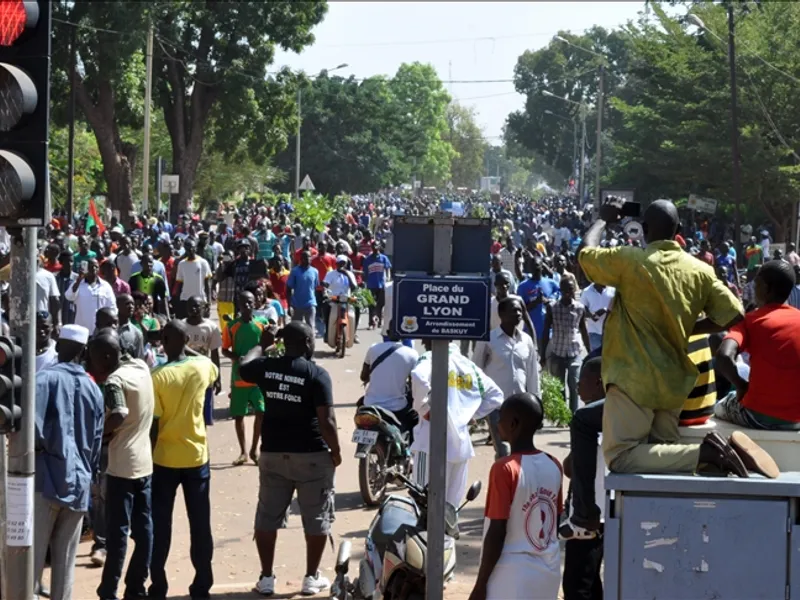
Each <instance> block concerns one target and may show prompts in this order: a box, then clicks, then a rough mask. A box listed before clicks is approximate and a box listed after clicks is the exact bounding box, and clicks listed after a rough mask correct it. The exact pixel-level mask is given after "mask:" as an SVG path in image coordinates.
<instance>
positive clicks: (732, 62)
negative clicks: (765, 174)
mask: <svg viewBox="0 0 800 600" xmlns="http://www.w3.org/2000/svg"><path fill="white" fill-rule="evenodd" d="M687 19H688V21H689V22H690V23H691V24H692V25H694V26H696V27H699V28H700V29H702V30H703V31H707V32H708V33H710V34H711V35H712V36H714V37H715V38H717V39H718V40H719V41H720V42H724V40H723V39H722V38H721V37H720V36H718V35H717V34H716V33H714V32H713V31H711V30H710V29H709V28H708V27H706V24H705V23H703V20H702V19H701V18H700V17H698V16H697V15H695V14H690V15H688V17H687ZM728 65H729V67H730V82H731V154H732V155H733V245H734V246H735V248H736V257H737V259H738V258H739V257H740V256H741V255H742V253H741V218H742V215H741V206H740V203H741V197H742V172H741V157H740V156H739V108H738V98H737V93H738V92H737V88H736V22H735V21H734V18H733V3H729V4H728Z"/></svg>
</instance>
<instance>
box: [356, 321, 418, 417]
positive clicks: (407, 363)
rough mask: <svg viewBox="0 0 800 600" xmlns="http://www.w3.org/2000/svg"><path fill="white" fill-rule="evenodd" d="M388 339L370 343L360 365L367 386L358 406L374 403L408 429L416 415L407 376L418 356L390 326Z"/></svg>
mask: <svg viewBox="0 0 800 600" xmlns="http://www.w3.org/2000/svg"><path fill="white" fill-rule="evenodd" d="M388 337H389V341H387V342H378V343H376V344H373V345H372V346H370V348H369V350H367V354H366V356H365V357H364V365H363V366H362V367H361V381H362V383H364V384H365V385H366V386H367V389H366V391H365V393H364V397H363V398H362V399H361V400H359V406H360V405H362V404H363V406H377V407H380V408H382V409H384V410H388V411H390V412H392V413H394V415H395V416H396V417H397V420H398V421H400V423H401V425H402V431H403V432H405V431H411V430H412V429H413V428H414V426H415V425H416V424H417V422H418V420H419V417H418V416H417V414H416V411H414V409H413V407H412V402H411V395H410V392H409V386H408V381H409V376H410V375H411V371H412V370H413V369H414V367H415V366H416V364H417V361H418V360H419V354H417V351H416V350H414V349H413V348H409V347H407V346H404V345H403V344H402V343H401V342H400V340H399V338H398V336H397V333H396V332H394V331H393V328H392V327H391V325H390V327H389V336H388Z"/></svg>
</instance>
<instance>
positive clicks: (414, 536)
mask: <svg viewBox="0 0 800 600" xmlns="http://www.w3.org/2000/svg"><path fill="white" fill-rule="evenodd" d="M399 478H400V479H401V481H402V482H403V483H404V484H405V487H406V488H407V489H408V493H409V496H410V498H407V497H405V496H398V495H391V496H389V497H388V498H387V499H386V501H385V502H384V503H383V505H381V508H380V510H379V511H378V514H377V515H375V518H374V519H373V520H372V524H371V525H370V527H369V532H368V533H367V539H366V550H365V552H364V558H362V559H361V561H360V562H359V565H358V577H357V578H355V579H353V580H352V581H351V580H350V579H349V577H348V571H349V568H350V548H351V545H350V542H349V541H346V540H345V541H344V542H342V543H341V545H340V546H339V552H338V554H337V557H336V569H335V571H336V578H335V579H334V582H333V585H332V586H331V598H335V599H336V600H424V598H425V571H426V567H427V564H426V563H427V549H428V533H427V529H428V489H427V487H425V488H422V487H420V486H418V485H416V484H415V483H413V482H411V481H410V480H409V479H408V478H407V477H405V476H400V477H399ZM480 493H481V482H480V481H476V482H475V483H473V484H472V485H471V486H470V488H469V490H468V491H467V497H466V500H465V501H464V504H462V505H461V506H460V507H459V508H458V509H456V508H455V507H454V506H453V505H452V504H446V505H445V533H446V534H447V535H448V536H450V537H451V538H453V539H452V540H447V539H446V543H445V556H444V565H445V570H444V580H445V581H449V580H450V579H451V578H452V577H453V573H454V571H455V567H456V553H455V545H454V543H453V541H454V540H455V539H458V513H459V511H461V509H462V508H464V506H465V505H466V504H467V503H468V502H472V501H473V500H474V499H475V498H477V497H478V495H479V494H480ZM447 542H449V544H448V543H447Z"/></svg>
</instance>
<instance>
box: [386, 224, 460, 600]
mask: <svg viewBox="0 0 800 600" xmlns="http://www.w3.org/2000/svg"><path fill="white" fill-rule="evenodd" d="M452 223H453V220H452V219H442V220H440V221H439V222H437V223H436V224H435V225H434V229H433V270H434V273H436V274H438V275H446V274H447V273H449V272H450V259H451V253H452V238H453V225H452ZM396 305H398V306H399V302H398V303H396ZM449 345H450V344H449V342H448V340H447V339H436V340H434V341H433V344H432V347H431V351H432V356H431V408H430V415H431V436H430V447H429V448H428V456H430V467H429V468H430V470H429V472H428V485H429V491H430V493H429V495H428V572H427V573H426V576H427V577H426V589H425V598H427V600H441V598H442V597H443V594H444V535H445V533H444V517H445V491H446V481H445V479H446V475H447V371H448V369H447V365H448V362H449V360H448V346H449Z"/></svg>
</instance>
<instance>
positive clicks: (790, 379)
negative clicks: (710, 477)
mask: <svg viewBox="0 0 800 600" xmlns="http://www.w3.org/2000/svg"><path fill="white" fill-rule="evenodd" d="M794 285H795V274H794V270H793V268H792V266H791V265H790V264H789V263H788V262H785V261H781V260H773V261H770V262H768V263H766V264H764V266H762V267H761V269H760V270H759V271H758V274H757V275H756V279H755V296H756V305H757V306H758V308H757V309H756V310H754V311H751V312H749V313H747V314H746V315H745V317H744V320H743V321H740V322H739V323H738V324H736V325H734V326H733V327H732V328H731V329H730V331H729V332H728V335H727V336H726V337H725V339H724V340H723V341H722V344H721V345H720V347H719V350H718V351H717V364H716V367H717V369H718V370H719V372H720V373H721V374H722V375H723V376H724V377H725V378H726V379H728V381H730V382H731V383H732V384H733V386H734V388H735V390H734V391H732V392H730V393H729V394H728V395H727V396H726V397H725V398H724V399H723V400H721V401H720V402H719V403H718V404H717V405H716V406H715V407H714V416H715V417H716V418H718V419H723V420H725V421H729V422H731V423H734V424H736V425H740V426H742V427H749V428H751V429H789V430H797V429H800V387H798V385H797V373H798V372H800V310H797V309H795V308H792V307H791V306H789V305H788V304H786V300H787V299H788V298H789V294H790V293H791V291H792V289H793V288H794ZM740 352H748V353H749V354H750V375H749V381H748V379H747V378H745V377H742V373H740V371H739V369H738V368H737V364H736V355H737V354H739V353H740Z"/></svg>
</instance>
